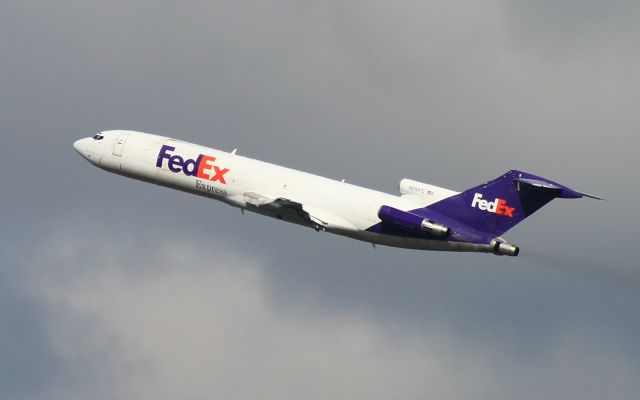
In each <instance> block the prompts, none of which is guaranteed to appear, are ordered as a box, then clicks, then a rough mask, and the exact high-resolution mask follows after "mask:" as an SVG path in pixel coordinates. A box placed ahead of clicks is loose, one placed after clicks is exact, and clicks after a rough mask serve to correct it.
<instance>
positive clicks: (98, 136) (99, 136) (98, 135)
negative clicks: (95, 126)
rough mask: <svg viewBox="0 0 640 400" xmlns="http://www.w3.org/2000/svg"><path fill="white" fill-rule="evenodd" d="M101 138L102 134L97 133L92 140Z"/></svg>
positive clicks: (102, 137)
mask: <svg viewBox="0 0 640 400" xmlns="http://www.w3.org/2000/svg"><path fill="white" fill-rule="evenodd" d="M102 139H104V136H102V135H101V134H99V133H98V134H97V135H95V136H93V140H102Z"/></svg>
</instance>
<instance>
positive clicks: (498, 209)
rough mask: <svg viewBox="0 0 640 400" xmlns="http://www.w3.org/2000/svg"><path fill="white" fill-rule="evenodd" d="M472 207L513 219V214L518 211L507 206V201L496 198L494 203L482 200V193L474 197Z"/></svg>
mask: <svg viewBox="0 0 640 400" xmlns="http://www.w3.org/2000/svg"><path fill="white" fill-rule="evenodd" d="M471 207H474V208H479V209H480V210H482V211H488V212H491V213H494V214H498V215H504V216H505V217H511V218H513V212H514V211H515V210H516V208H515V207H509V206H507V201H506V200H503V199H498V198H496V199H495V200H494V201H487V200H485V199H483V198H482V193H476V194H474V195H473V201H472V202H471Z"/></svg>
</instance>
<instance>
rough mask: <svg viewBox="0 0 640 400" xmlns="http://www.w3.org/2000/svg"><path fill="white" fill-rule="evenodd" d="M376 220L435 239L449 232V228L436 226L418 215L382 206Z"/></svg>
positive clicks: (436, 224) (435, 223)
mask: <svg viewBox="0 0 640 400" xmlns="http://www.w3.org/2000/svg"><path fill="white" fill-rule="evenodd" d="M378 218H380V220H382V223H383V224H386V225H389V226H392V227H394V228H398V229H402V230H405V231H409V232H414V233H423V234H427V235H431V236H435V237H445V236H447V235H448V234H449V232H450V231H451V230H450V229H449V227H446V226H444V225H441V224H438V223H437V222H434V221H431V220H429V219H427V218H424V217H421V216H419V215H416V214H413V213H410V212H407V211H402V210H398V209H397V208H393V207H389V206H382V207H380V209H379V210H378Z"/></svg>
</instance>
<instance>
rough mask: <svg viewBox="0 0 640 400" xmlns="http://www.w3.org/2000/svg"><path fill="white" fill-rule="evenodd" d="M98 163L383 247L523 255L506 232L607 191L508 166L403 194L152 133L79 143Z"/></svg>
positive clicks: (413, 186) (415, 186)
mask: <svg viewBox="0 0 640 400" xmlns="http://www.w3.org/2000/svg"><path fill="white" fill-rule="evenodd" d="M73 147H74V148H75V150H76V151H77V152H78V153H79V154H80V155H81V156H82V157H84V158H85V159H86V160H87V161H89V162H90V163H91V164H93V165H95V166H97V167H99V168H101V169H103V170H106V171H109V172H112V173H115V174H118V175H123V176H126V177H129V178H133V179H137V180H140V181H144V182H149V183H153V184H156V185H160V186H165V187H169V188H172V189H177V190H180V191H184V192H188V193H192V194H196V195H200V196H204V197H207V198H211V199H215V200H219V201H222V202H224V203H226V204H229V205H231V206H233V207H238V208H240V210H241V211H242V213H243V214H244V211H245V210H246V211H251V212H255V213H258V214H262V215H265V216H269V217H273V218H277V219H280V220H283V221H287V222H291V223H294V224H298V225H302V226H306V227H310V228H313V229H315V230H316V231H325V232H329V233H333V234H337V235H342V236H346V237H349V238H353V239H357V240H361V241H364V242H369V243H371V244H373V246H374V247H375V245H376V244H379V245H385V246H392V247H400V248H407V249H420V250H439V251H456V252H481V253H492V254H496V255H506V256H517V255H518V254H519V252H520V248H519V247H518V246H515V245H513V244H511V243H508V242H507V241H506V240H505V239H503V238H502V237H501V235H502V234H504V233H505V232H507V231H508V230H509V229H511V228H513V227H514V226H515V225H516V224H518V223H520V222H522V221H523V220H524V219H525V218H527V217H528V216H529V215H531V214H533V213H534V212H536V211H537V210H538V209H540V208H541V207H542V206H544V205H545V204H547V203H548V202H550V201H551V200H553V199H556V198H561V199H577V198H582V197H588V198H593V199H599V200H602V199H601V198H600V197H597V196H593V195H589V194H586V193H581V192H577V191H575V190H573V189H570V188H568V187H566V186H563V185H561V184H559V183H556V182H554V181H551V180H549V179H546V178H542V177H539V176H536V175H533V174H529V173H527V172H522V171H517V170H511V171H508V172H507V173H505V174H503V175H501V176H499V177H497V178H495V179H493V180H490V181H488V182H486V183H482V184H480V185H477V186H474V187H472V188H470V189H468V190H465V191H463V192H456V191H453V190H449V189H445V188H442V187H438V186H435V185H430V184H427V183H422V182H418V181H415V180H411V179H402V180H401V181H400V185H399V192H400V196H395V195H391V194H387V193H383V192H379V191H376V190H372V189H367V188H364V187H360V186H356V185H352V184H349V183H346V182H345V181H344V179H343V180H341V181H339V180H334V179H329V178H324V177H321V176H318V175H313V174H309V173H306V172H301V171H297V170H294V169H290V168H285V167H281V166H278V165H275V164H270V163H266V162H263V161H258V160H254V159H251V158H247V157H243V156H240V155H238V154H236V150H233V151H232V152H225V151H220V150H215V149H212V148H208V147H203V146H199V145H196V144H192V143H188V142H184V141H180V140H177V139H172V138H169V137H164V136H158V135H154V134H149V133H142V132H135V131H126V130H111V131H104V132H100V133H98V134H95V135H94V136H92V137H87V138H83V139H80V140H77V141H75V142H74V143H73Z"/></svg>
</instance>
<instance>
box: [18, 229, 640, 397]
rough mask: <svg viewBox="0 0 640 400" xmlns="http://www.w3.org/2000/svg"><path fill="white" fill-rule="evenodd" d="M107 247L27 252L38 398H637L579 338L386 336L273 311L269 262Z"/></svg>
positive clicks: (127, 245) (95, 241) (307, 314)
mask: <svg viewBox="0 0 640 400" xmlns="http://www.w3.org/2000/svg"><path fill="white" fill-rule="evenodd" d="M127 235H133V236H135V237H138V238H145V239H141V240H138V241H136V242H135V243H133V242H128V241H127V240H126V236H127ZM108 238H112V239H113V238H118V235H117V234H115V232H111V234H109V235H104V236H103V235H97V236H94V237H93V238H87V237H86V235H83V234H82V233H81V232H78V231H76V230H75V229H74V228H72V227H70V228H69V227H67V228H65V227H59V228H58V229H56V230H55V231H54V232H52V233H51V234H50V235H48V236H47V237H46V239H45V240H43V241H42V243H41V244H40V245H38V246H37V247H36V248H35V249H34V255H33V259H32V260H33V262H32V263H31V265H33V267H32V269H30V271H29V286H30V291H31V292H32V293H34V294H36V295H37V299H39V300H41V301H42V302H43V303H44V304H46V306H45V309H46V315H45V316H44V320H45V321H46V325H47V326H46V329H45V332H47V335H48V340H49V342H50V343H51V347H52V352H53V353H54V354H55V355H56V357H57V359H58V360H59V362H60V363H61V365H62V366H63V370H65V371H67V373H66V374H65V375H63V376H61V377H59V378H58V379H56V381H55V382H54V386H53V389H50V390H51V393H54V394H56V396H58V397H57V398H86V397H87V396H91V397H94V398H96V397H98V398H139V399H163V398H175V397H181V398H187V399H197V398H211V397H234V398H255V397H258V396H260V397H261V398H267V399H269V398H273V399H275V398H292V397H305V398H311V399H315V398H318V399H321V398H322V399H324V398H327V397H345V398H367V399H372V398H373V399H375V398H389V397H393V396H394V395H398V394H399V393H401V394H402V397H403V398H416V399H417V398H423V397H424V394H425V393H429V394H431V395H436V396H438V397H446V398H453V399H468V398H478V397H481V398H512V397H513V396H514V395H516V394H519V395H520V397H523V395H522V393H523V392H526V391H527V390H530V386H531V385H532V384H533V381H534V380H535V379H537V378H544V379H545V382H547V383H548V385H547V386H546V387H545V388H544V389H540V390H543V391H544V392H545V393H547V394H548V395H549V396H555V395H557V394H563V395H569V396H576V395H577V394H578V393H580V394H581V395H584V396H583V398H596V397H589V396H591V395H593V394H598V395H604V394H607V395H609V397H611V395H612V394H615V393H629V391H630V390H633V389H635V388H636V386H637V384H635V383H634V382H635V381H634V379H635V378H637V370H635V369H634V368H633V365H630V364H628V362H627V361H626V360H625V359H624V358H622V357H619V356H615V355H614V354H617V353H611V352H610V351H607V349H602V348H600V349H594V345H595V344H596V343H599V339H598V338H597V337H594V336H591V335H589V334H588V333H585V332H578V331H573V332H572V331H564V332H561V334H560V335H559V336H557V337H556V338H555V339H554V340H553V341H552V342H550V343H549V344H548V345H547V346H546V347H544V348H543V351H542V353H541V354H536V355H535V356H534V357H533V358H531V359H520V358H519V357H513V358H512V357H510V356H509V355H508V354H506V353H504V352H502V351H500V350H497V349H495V348H491V347H486V346H483V345H481V344H480V343H481V342H477V344H480V345H479V346H478V347H475V348H474V341H473V339H471V343H469V340H470V339H469V337H467V336H466V335H463V336H461V335H460V334H459V333H457V332H456V331H455V330H453V331H451V330H450V327H446V326H443V325H441V324H440V323H439V322H438V321H437V320H433V321H432V323H431V324H430V325H428V326H421V327H419V329H416V327H415V326H411V325H400V326H396V327H393V326H389V322H388V321H387V322H383V321H381V320H379V319H377V318H372V314H368V313H362V312H358V311H357V310H354V309H353V308H350V307H347V308H344V309H340V308H338V307H337V308H334V309H331V310H327V309H323V308H322V307H320V308H318V307H317V306H315V305H314V304H313V303H307V302H304V301H303V302H302V303H300V304H299V305H298V306H297V307H296V310H297V311H296V312H295V313H289V312H282V311H281V310H280V307H279V306H278V303H277V302H274V299H273V294H272V289H271V288H269V286H268V285H269V281H268V280H266V279H265V273H266V271H267V270H268V268H267V267H268V265H267V264H269V263H270V262H271V261H270V260H269V259H261V258H255V256H253V255H251V254H247V253H245V252H243V251H242V250H241V249H238V248H236V247H235V246H233V245H230V244H229V243H224V242H216V243H215V244H214V245H204V244H203V243H202V242H201V241H198V240H197V239H196V238H182V239H178V240H166V239H162V238H161V237H159V236H157V235H154V234H153V233H150V232H144V231H137V232H136V231H134V232H129V233H128V234H125V235H124V237H121V238H120V239H119V240H108ZM280 289H282V290H287V288H280ZM290 300H292V301H295V299H293V298H290ZM397 322H398V321H396V323H397ZM469 336H471V337H473V333H470V335H469ZM596 347H597V346H596ZM585 349H592V350H590V351H589V352H587V353H585ZM593 363H598V364H599V365H602V366H603V368H606V369H603V370H600V369H594V368H590V367H587V366H588V365H591V364H593ZM567 370H568V371H569V372H567ZM587 382H598V383H597V384H596V383H593V384H591V383H587ZM614 386H615V387H614ZM538 393H539V392H538ZM528 397H529V396H528V395H526V394H525V395H524V398H528ZM532 398H533V397H532ZM614 398H615V396H614Z"/></svg>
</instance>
